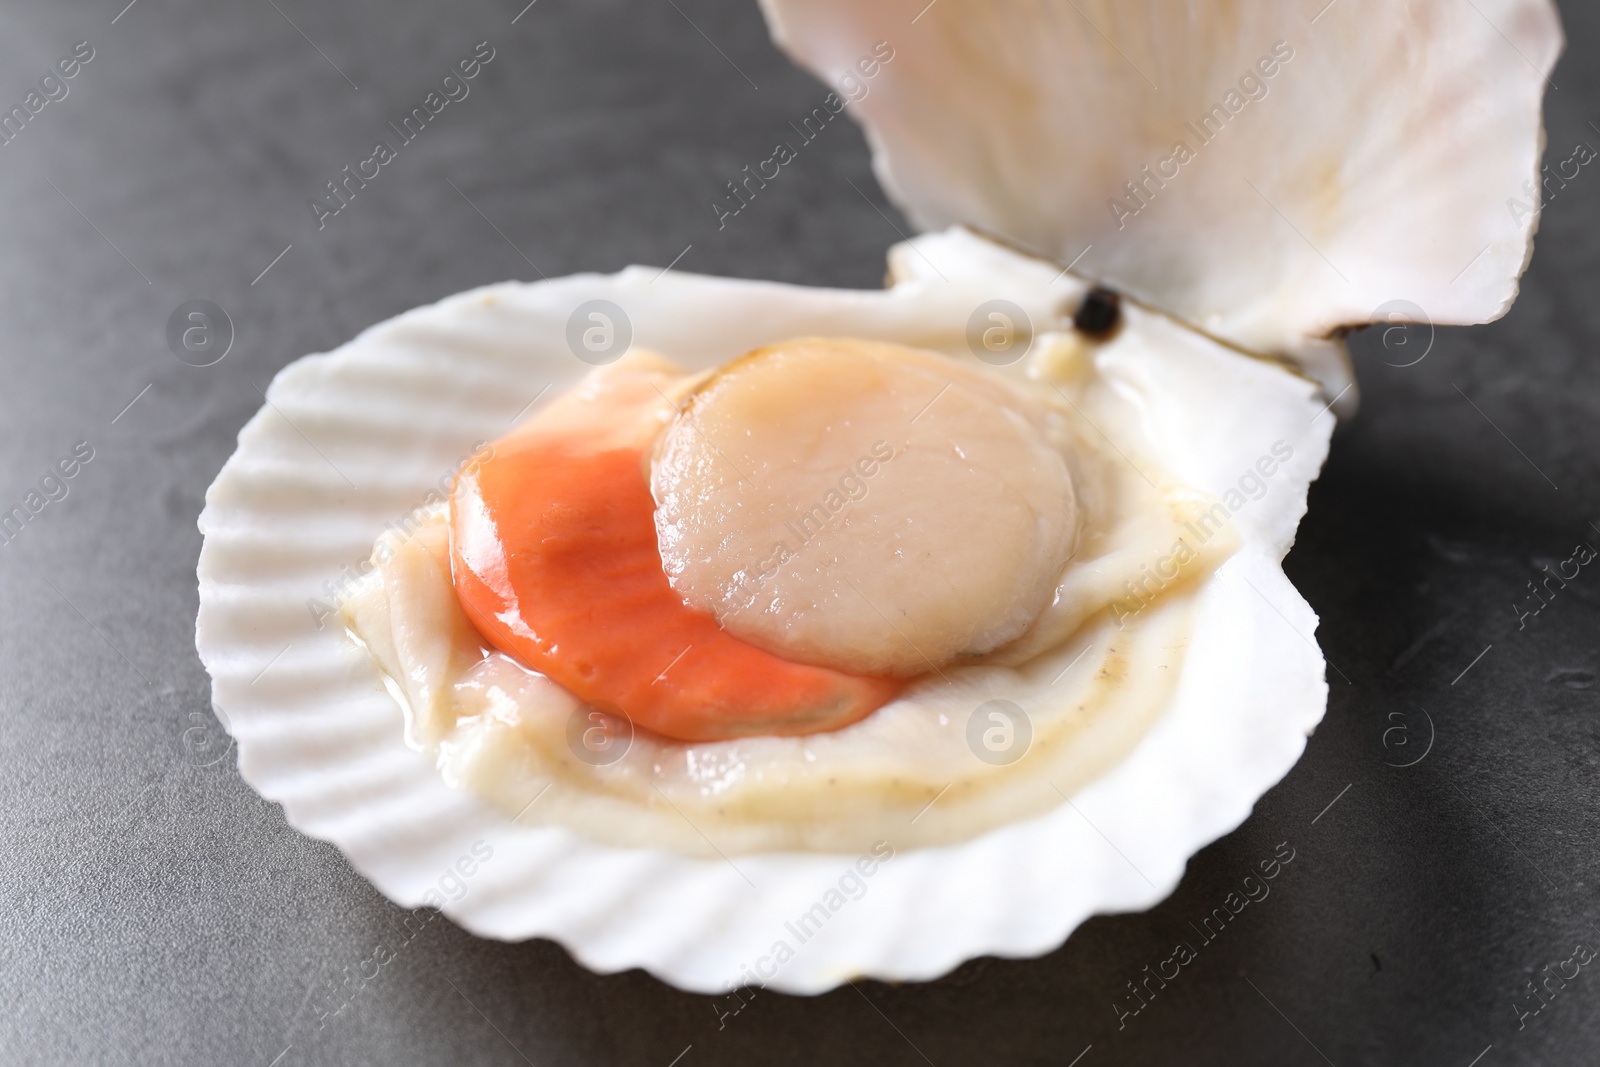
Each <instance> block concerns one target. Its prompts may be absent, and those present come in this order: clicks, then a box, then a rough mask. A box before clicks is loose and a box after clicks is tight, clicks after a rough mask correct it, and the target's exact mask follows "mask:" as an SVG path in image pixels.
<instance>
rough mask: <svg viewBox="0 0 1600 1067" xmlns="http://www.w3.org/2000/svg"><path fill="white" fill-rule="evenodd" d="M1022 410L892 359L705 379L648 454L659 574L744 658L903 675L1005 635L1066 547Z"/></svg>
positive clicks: (739, 367)
mask: <svg viewBox="0 0 1600 1067" xmlns="http://www.w3.org/2000/svg"><path fill="white" fill-rule="evenodd" d="M1045 422H1046V412H1045V410H1044V408H1043V406H1042V405H1040V404H1039V403H1038V402H1036V401H1033V400H1030V399H1029V398H1028V397H1026V396H1025V395H1023V394H1021V393H1019V392H1017V391H1016V390H1014V389H1012V388H1011V387H1009V386H1007V385H1006V384H1005V383H1004V382H1003V381H1000V380H997V379H996V378H994V377H993V376H991V375H988V374H985V373H983V372H982V371H981V370H976V369H973V368H972V367H970V366H966V365H963V364H960V363H957V362H955V361H953V360H950V359H948V358H946V357H944V356H940V355H938V354H936V353H932V352H926V351H920V350H918V349H915V348H911V347H908V346H905V345H893V344H884V343H881V342H876V343H873V342H866V341H860V340H853V339H849V338H813V339H803V340H798V341H788V342H784V343H780V344H777V345H771V346H768V347H765V348H761V349H758V350H756V351H755V352H753V353H751V354H749V355H747V356H744V357H742V358H741V359H738V360H736V361H734V362H733V363H731V364H729V365H727V366H725V367H723V368H722V369H721V370H719V371H718V372H717V373H716V374H715V375H714V376H713V377H712V378H711V379H710V380H709V381H707V382H706V383H704V384H703V385H701V386H700V387H699V389H698V390H696V391H695V393H694V394H693V395H692V396H691V397H690V398H689V400H688V401H687V403H686V404H685V405H684V407H683V409H682V410H681V411H680V412H679V413H678V415H677V416H676V418H674V420H673V421H672V423H671V425H669V426H668V427H667V429H666V430H665V432H664V433H663V434H662V435H661V437H660V438H659V440H658V443H657V445H656V458H655V463H654V466H653V471H652V475H651V484H652V488H653V491H654V494H655V498H656V503H657V508H656V515H655V517H656V529H657V534H658V543H659V545H660V548H661V557H662V563H663V565H664V566H665V568H666V571H667V574H668V576H669V577H670V579H671V581H672V585H673V588H675V589H676V590H677V591H678V592H679V593H680V594H681V595H682V596H683V599H684V601H685V602H686V603H688V604H689V605H691V606H693V607H697V608H700V609H701V610H703V611H706V612H709V613H711V614H713V615H715V616H716V618H717V620H718V621H719V622H720V623H721V624H722V626H723V627H724V628H725V629H727V630H729V631H731V632H732V633H735V634H737V635H738V636H740V637H742V638H744V639H745V640H747V641H750V642H752V643H753V644H756V645H759V646H761V647H763V648H766V649H769V650H771V651H774V652H777V653H780V654H782V655H786V656H789V657H791V658H794V659H798V660H802V661H806V662H812V663H821V664H826V665H829V666H834V667H839V668H841V669H845V670H850V671H854V672H856V673H860V674H884V675H898V676H909V675H915V674H923V673H925V672H927V671H931V670H936V669H938V668H939V667H940V666H941V665H943V664H945V663H948V662H950V661H952V660H956V659H959V658H962V657H972V656H979V655H983V654H985V653H988V652H992V651H994V650H995V649H996V648H999V647H1000V646H1002V645H1004V644H1006V643H1007V642H1009V641H1012V640H1014V639H1016V638H1017V637H1020V636H1021V635H1022V634H1023V633H1024V632H1026V631H1027V629H1028V628H1029V627H1030V626H1031V625H1032V624H1033V621H1034V619H1035V618H1036V617H1037V616H1038V614H1039V612H1040V610H1041V609H1042V608H1043V607H1044V606H1045V604H1046V603H1048V602H1049V599H1050V596H1051V594H1052V592H1053V591H1054V589H1055V586H1056V582H1057V580H1058V577H1059V574H1060V572H1061V569H1062V567H1063V566H1065V564H1066V562H1067V559H1068V557H1069V556H1070V554H1071V551H1072V547H1073V543H1074V540H1075V535H1076V532H1077V522H1078V516H1077V506H1076V502H1075V499H1074V496H1073V490H1072V477H1071V475H1070V473H1069V472H1068V470H1067V464H1066V460H1065V459H1064V458H1063V456H1062V454H1061V452H1060V450H1059V448H1058V447H1057V446H1056V445H1053V444H1052V443H1051V441H1050V440H1049V437H1048V432H1047V429H1046V426H1045Z"/></svg>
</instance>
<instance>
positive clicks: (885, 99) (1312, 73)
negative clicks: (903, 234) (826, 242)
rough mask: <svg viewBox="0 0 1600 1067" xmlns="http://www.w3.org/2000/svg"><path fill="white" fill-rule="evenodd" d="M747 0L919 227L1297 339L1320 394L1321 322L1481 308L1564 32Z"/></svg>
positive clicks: (1532, 179)
mask: <svg viewBox="0 0 1600 1067" xmlns="http://www.w3.org/2000/svg"><path fill="white" fill-rule="evenodd" d="M762 7H763V9H764V10H765V11H766V13H767V17H768V21H769V23H770V25H771V28H772V33H773V37H774V38H775V39H776V40H777V42H778V44H779V45H780V46H781V47H783V48H784V49H785V50H786V51H788V52H789V54H790V55H791V56H793V57H794V58H795V60H796V61H797V62H799V63H800V64H801V65H803V66H805V67H807V68H809V69H810V70H811V71H813V72H814V73H815V74H817V76H819V77H821V78H822V79H823V80H824V81H826V82H828V83H829V84H830V85H833V86H835V87H836V89H837V91H838V93H839V95H840V96H841V97H844V98H846V99H848V100H851V101H852V103H851V111H852V113H853V114H854V115H855V116H856V117H857V118H858V119H860V120H861V122H862V123H863V125H864V126H865V127H866V130H867V135H868V139H869V141H870V142H871V144H872V146H873V149H874V155H875V164H876V169H877V173H878V177H879V179H880V181H881V182H882V184H883V186H884V188H885V189H886V190H887V191H888V192H889V194H890V196H891V198H892V199H894V200H895V201H896V202H897V203H898V204H899V205H900V206H901V207H902V208H904V209H905V211H906V213H907V214H908V215H909V216H910V217H911V219H912V220H913V222H915V223H916V224H917V225H918V226H920V227H922V228H926V229H939V228H943V227H945V226H949V225H952V224H957V223H959V224H963V225H966V226H969V227H972V228H973V229H976V230H978V231H980V232H983V233H988V234H993V235H995V236H998V237H1000V238H1003V239H1005V240H1007V241H1009V242H1012V243H1014V244H1016V245H1018V246H1019V247H1022V248H1026V249H1030V250H1032V251H1034V252H1037V253H1039V254H1041V255H1044V256H1046V257H1047V258H1050V259H1054V260H1055V261H1056V262H1058V263H1073V264H1076V267H1075V269H1076V270H1077V271H1078V272H1079V273H1080V274H1083V275H1085V276H1087V277H1093V278H1098V279H1101V280H1103V281H1105V282H1106V283H1108V284H1110V285H1112V286H1113V287H1115V288H1118V289H1121V290H1123V291H1125V292H1128V293H1131V294H1133V295H1135V296H1137V297H1139V298H1141V299H1143V300H1145V301H1146V302H1148V303H1150V304H1152V305H1153V306H1156V307H1159V308H1161V309H1162V310H1164V311H1167V312H1169V313H1172V314H1175V315H1177V316H1179V317H1180V318H1183V319H1184V320H1185V321H1187V322H1190V323H1192V324H1194V325H1195V326H1197V327H1199V328H1201V329H1203V330H1206V331H1207V332H1209V333H1211V334H1213V335H1214V336H1217V337H1220V338H1223V339H1225V340H1227V341H1229V342H1232V343H1234V344H1238V345H1240V346H1242V347H1244V348H1247V349H1249V350H1251V351H1255V352H1263V353H1272V354H1285V355H1290V356H1293V357H1295V358H1296V359H1298V360H1299V361H1300V362H1301V363H1302V365H1304V366H1306V368H1307V369H1308V370H1309V371H1310V372H1311V373H1313V374H1314V375H1316V376H1317V377H1318V378H1320V379H1322V380H1323V381H1324V382H1325V383H1326V386H1327V392H1328V395H1329V396H1334V395H1336V394H1342V391H1343V390H1344V389H1345V388H1346V387H1347V386H1349V385H1350V384H1351V379H1350V377H1349V371H1348V366H1347V364H1346V363H1345V360H1344V357H1343V349H1342V345H1340V344H1338V342H1336V341H1331V340H1329V338H1330V337H1332V336H1334V335H1335V333H1336V331H1338V330H1339V328H1341V327H1346V326H1354V325H1360V324H1362V323H1367V322H1373V321H1409V320H1416V319H1426V320H1428V321H1431V322H1434V323H1437V324H1441V325H1442V324H1447V323H1449V324H1468V323H1477V322H1487V321H1489V320H1491V319H1494V318H1498V317H1499V316H1500V315H1502V314H1504V313H1505V311H1506V309H1507V308H1509V307H1510V305H1511V301H1512V300H1513V299H1514V297H1515V296H1516V292H1517V278H1518V276H1519V275H1520V274H1521V273H1522V269H1523V267H1524V266H1526V264H1527V260H1528V256H1529V254H1530V250H1531V240H1532V235H1533V231H1534V229H1535V227H1536V226H1537V222H1538V206H1539V199H1540V197H1539V195H1538V192H1537V187H1538V183H1539V181H1540V177H1539V173H1538V172H1539V157H1540V155H1541V153H1542V151H1543V137H1542V133H1541V130H1540V125H1539V121H1538V116H1539V109H1540V101H1541V98H1542V96H1543V94H1544V88H1545V85H1546V83H1547V81H1548V75H1549V72H1550V69H1551V67H1552V66H1553V65H1554V63H1555V60H1556V57H1557V55H1558V54H1559V53H1560V51H1561V47H1562V43H1563V41H1562V33H1561V26H1560V22H1559V19H1558V17H1557V15H1556V11H1555V6H1554V4H1553V3H1552V2H1551V0H1407V2H1406V3H1396V2H1395V0H1302V2H1296V3H1285V2H1284V0H1137V2H1132V0H936V2H935V3H928V0H762ZM884 55H891V56H892V58H890V59H889V60H888V61H887V62H881V61H880V57H882V56H884ZM1284 57H1288V58H1284ZM1264 61H1265V62H1264ZM1269 70H1270V71H1272V72H1273V73H1271V74H1270V75H1269V74H1266V73H1265V72H1266V71H1269ZM868 71H872V73H871V74H870V75H869V74H868V73H867V72H868ZM1230 94H1231V95H1230ZM1180 142H1181V143H1183V144H1185V145H1187V147H1188V149H1189V153H1190V154H1191V155H1192V158H1185V159H1182V160H1181V161H1180V156H1182V155H1183V154H1182V153H1177V152H1175V147H1176V145H1177V144H1179V143H1180ZM1119 205H1120V206H1119ZM1351 395H1352V396H1353V394H1351ZM1345 409H1346V410H1347V409H1348V405H1346V408H1345Z"/></svg>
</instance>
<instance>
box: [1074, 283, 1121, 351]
mask: <svg viewBox="0 0 1600 1067" xmlns="http://www.w3.org/2000/svg"><path fill="white" fill-rule="evenodd" d="M1121 324H1122V298H1121V297H1120V296H1118V295H1117V294H1116V293H1115V292H1113V291H1112V290H1110V289H1107V288H1105V287H1104V286H1099V285H1097V286H1095V287H1094V288H1093V289H1090V290H1089V291H1088V292H1087V293H1086V294H1084V297H1083V303H1081V304H1079V305H1078V310H1077V311H1075V312H1074V313H1073V315H1072V325H1074V326H1076V327H1077V328H1078V329H1079V330H1080V331H1082V332H1083V333H1086V334H1088V335H1089V336H1090V337H1093V338H1094V339H1095V340H1097V341H1103V340H1105V339H1106V338H1108V337H1110V336H1111V335H1112V334H1113V333H1115V332H1116V330H1117V327H1118V326H1120V325H1121Z"/></svg>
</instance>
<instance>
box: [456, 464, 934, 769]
mask: <svg viewBox="0 0 1600 1067" xmlns="http://www.w3.org/2000/svg"><path fill="white" fill-rule="evenodd" d="M654 510H655V501H654V500H653V499H652V497H651V495H650V489H649V486H648V485H647V483H646V481H645V476H644V473H643V453H642V451H641V450H639V449H637V448H622V449H608V450H605V451H598V452H584V451H582V450H581V449H579V448H574V447H570V446H564V444H563V442H561V441H560V440H559V439H552V438H550V437H549V436H533V435H513V436H511V437H509V438H507V439H505V440H504V441H503V442H500V443H497V444H496V446H495V451H494V454H493V456H492V457H491V458H489V459H487V460H485V461H484V462H482V463H481V464H477V465H475V466H474V467H469V468H467V469H466V470H464V471H463V472H462V474H461V476H460V477H459V478H458V479H457V483H456V488H455V492H454V493H453V495H452V500H451V507H450V555H451V573H452V578H453V580H454V583H455V589H456V597H457V598H458V599H459V600H460V602H461V606H462V608H463V609H464V610H465V611H466V613H467V616H468V617H469V618H470V619H471V620H472V622H473V623H474V624H475V625H476V626H477V627H478V629H479V631H480V632H481V633H482V634H483V636H484V637H485V638H487V639H488V641H489V642H490V643H491V644H493V645H494V646H495V647H496V648H498V649H500V650H501V651H502V652H505V653H507V654H508V655H510V656H513V657H514V658H516V659H517V660H519V661H520V662H522V663H523V664H524V665H526V666H528V667H531V668H532V669H534V670H536V671H539V672H540V673H541V674H544V675H546V676H548V677H549V678H551V679H552V680H553V681H555V682H557V683H558V684H560V685H562V686H564V687H565V688H567V689H568V690H569V691H571V692H572V693H574V694H576V695H577V696H578V698H579V699H580V700H583V701H586V702H588V703H591V704H599V705H613V706H615V707H616V708H620V709H621V711H622V712H623V714H625V715H626V716H627V717H628V718H629V719H630V720H632V722H633V723H634V724H635V725H637V726H641V727H644V728H645V729H647V730H652V731H654V732H655V733H658V734H663V735H665V736H667V737H673V738H679V739H681V740H685V741H719V740H726V739H729V738H735V737H746V736H750V735H754V734H778V735H794V734H809V733H816V732H819V731H822V730H835V729H838V728H840V727H842V726H848V725H849V724H850V723H852V722H855V721H857V720H858V719H861V718H864V717H865V716H867V715H868V714H870V713H871V712H872V711H873V710H874V709H876V708H878V707H879V706H881V705H882V704H884V703H886V702H887V701H889V700H890V699H891V698H892V697H893V696H894V695H895V693H896V692H897V691H898V690H899V689H900V687H901V685H902V684H903V683H902V682H901V681H898V680H893V679H886V678H873V677H862V676H858V675H851V674H845V673H842V672H839V671H834V670H830V669H828V668H826V667H818V666H809V665H805V664H799V663H791V662H789V661H788V660H785V659H782V658H780V657H778V656H775V655H773V654H771V653H770V652H766V651H763V650H761V649H758V648H756V647H755V646H754V645H750V644H747V643H745V642H744V641H741V640H739V639H738V638H736V637H733V636H731V635H729V634H728V633H727V632H725V631H724V630H722V629H721V627H720V626H719V625H718V624H717V620H716V619H715V618H714V617H712V616H711V615H710V614H707V613H704V612H700V611H696V610H694V609H691V608H689V607H687V606H685V604H684V603H683V601H682V599H681V598H680V597H679V595H678V594H677V593H676V592H674V591H673V589H672V586H671V585H670V584H669V583H668V581H667V576H666V573H665V572H664V571H663V570H662V567H661V555H660V551H659V549H658V548H657V545H656V528H655V522H654Z"/></svg>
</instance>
